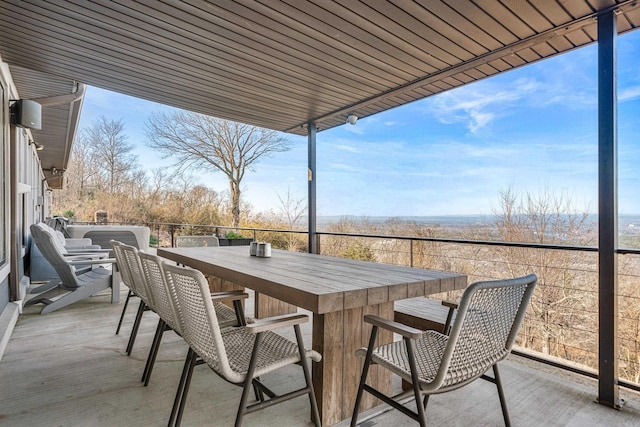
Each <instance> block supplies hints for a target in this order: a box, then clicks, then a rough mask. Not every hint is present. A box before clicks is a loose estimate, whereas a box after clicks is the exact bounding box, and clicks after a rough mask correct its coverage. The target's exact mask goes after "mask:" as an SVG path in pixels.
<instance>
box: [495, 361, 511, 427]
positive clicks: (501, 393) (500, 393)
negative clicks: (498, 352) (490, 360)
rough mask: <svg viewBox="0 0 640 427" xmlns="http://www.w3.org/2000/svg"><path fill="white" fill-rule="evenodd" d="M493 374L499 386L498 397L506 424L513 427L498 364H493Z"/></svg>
mask: <svg viewBox="0 0 640 427" xmlns="http://www.w3.org/2000/svg"><path fill="white" fill-rule="evenodd" d="M493 376H494V378H495V384H496V387H497V388H498V397H499V398H500V407H501V408H502V417H503V418H504V425H505V426H507V427H511V420H510V419H509V410H508V409H507V400H506V399H505V397H504V390H503V389H502V380H501V379H500V372H499V371H498V364H497V363H496V364H495V365H493Z"/></svg>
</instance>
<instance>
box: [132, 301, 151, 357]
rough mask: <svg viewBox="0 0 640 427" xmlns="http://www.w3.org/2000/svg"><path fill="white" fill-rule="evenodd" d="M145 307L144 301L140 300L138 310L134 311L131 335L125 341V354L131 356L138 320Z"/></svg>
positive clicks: (140, 319)
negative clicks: (134, 317) (134, 318)
mask: <svg viewBox="0 0 640 427" xmlns="http://www.w3.org/2000/svg"><path fill="white" fill-rule="evenodd" d="M146 309H147V305H146V304H145V303H144V301H142V300H140V305H139V306H138V312H137V313H136V320H135V321H134V322H133V329H131V335H130V336H129V342H128V343H127V356H131V351H132V350H133V343H135V342H136V335H138V328H139V327H140V322H141V321H142V314H143V313H144V311H145V310H146Z"/></svg>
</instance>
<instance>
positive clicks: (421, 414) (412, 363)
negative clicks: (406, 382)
mask: <svg viewBox="0 0 640 427" xmlns="http://www.w3.org/2000/svg"><path fill="white" fill-rule="evenodd" d="M404 343H405V345H406V346H407V355H408V356H409V369H410V370H411V382H412V383H413V384H412V385H413V394H414V396H415V398H416V409H417V410H418V422H419V423H420V427H427V415H426V413H425V407H426V405H424V406H423V405H422V402H421V400H422V399H420V398H421V396H422V393H420V379H419V378H418V369H417V367H416V358H415V353H414V351H413V343H412V341H411V339H410V338H404Z"/></svg>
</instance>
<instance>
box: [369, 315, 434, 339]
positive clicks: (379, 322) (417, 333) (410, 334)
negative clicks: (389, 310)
mask: <svg viewBox="0 0 640 427" xmlns="http://www.w3.org/2000/svg"><path fill="white" fill-rule="evenodd" d="M364 321H365V322H367V323H371V324H372V325H373V326H377V327H379V328H382V329H386V330H388V331H391V332H393V333H396V334H400V335H402V336H403V337H406V338H411V339H413V340H417V339H418V338H420V337H421V336H422V331H421V330H420V329H416V328H412V327H411V326H407V325H405V324H402V323H399V322H394V321H393V320H389V319H383V318H382V317H378V316H374V315H371V314H368V315H366V316H364Z"/></svg>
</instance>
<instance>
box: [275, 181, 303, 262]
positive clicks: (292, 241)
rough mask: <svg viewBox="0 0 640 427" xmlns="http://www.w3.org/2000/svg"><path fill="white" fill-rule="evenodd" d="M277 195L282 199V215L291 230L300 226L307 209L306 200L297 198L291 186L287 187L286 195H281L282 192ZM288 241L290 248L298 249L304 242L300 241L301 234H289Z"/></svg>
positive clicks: (280, 210)
mask: <svg viewBox="0 0 640 427" xmlns="http://www.w3.org/2000/svg"><path fill="white" fill-rule="evenodd" d="M277 196H278V200H279V201H280V209H279V213H280V215H281V216H282V218H283V219H284V220H285V221H286V223H287V227H288V228H289V230H295V229H296V228H298V222H299V221H300V218H302V216H303V215H304V214H305V212H306V211H307V205H306V200H305V199H295V198H294V195H293V194H292V193H291V188H287V194H286V195H285V196H284V197H283V196H280V194H277ZM287 243H288V245H287V249H288V250H290V251H291V250H294V251H297V250H298V249H300V246H301V243H302V242H301V241H300V239H299V236H296V235H294V234H289V235H288V236H287Z"/></svg>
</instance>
